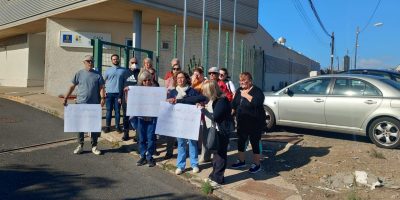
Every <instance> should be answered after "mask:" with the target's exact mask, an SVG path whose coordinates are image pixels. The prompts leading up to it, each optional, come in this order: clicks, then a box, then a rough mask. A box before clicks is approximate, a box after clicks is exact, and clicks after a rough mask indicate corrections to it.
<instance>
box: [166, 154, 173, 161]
mask: <svg viewBox="0 0 400 200" xmlns="http://www.w3.org/2000/svg"><path fill="white" fill-rule="evenodd" d="M172 156H173V155H172V154H166V155H165V156H164V160H168V159H171V158H172Z"/></svg>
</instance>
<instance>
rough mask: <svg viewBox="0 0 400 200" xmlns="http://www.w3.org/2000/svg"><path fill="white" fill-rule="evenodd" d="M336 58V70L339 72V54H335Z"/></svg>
mask: <svg viewBox="0 0 400 200" xmlns="http://www.w3.org/2000/svg"><path fill="white" fill-rule="evenodd" d="M336 60H337V71H338V72H339V70H340V69H339V66H340V61H339V56H336Z"/></svg>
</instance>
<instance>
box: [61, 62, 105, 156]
mask: <svg viewBox="0 0 400 200" xmlns="http://www.w3.org/2000/svg"><path fill="white" fill-rule="evenodd" d="M83 64H84V66H85V68H84V69H81V70H79V71H78V72H77V73H76V74H75V76H74V78H73V79H72V85H71V86H70V87H69V90H68V92H67V94H66V95H65V96H64V106H67V100H68V96H69V95H71V93H72V92H73V91H74V89H75V87H76V86H78V91H77V93H76V94H77V99H76V103H78V104H101V107H103V106H104V99H105V91H104V79H103V77H102V76H101V75H100V73H98V72H97V71H95V70H94V69H93V57H92V56H90V55H87V56H85V57H84V60H83ZM90 135H91V143H92V152H93V153H94V154H96V155H100V154H101V151H100V150H98V149H97V139H98V138H99V136H100V132H92V133H91V134H90ZM78 143H79V145H78V147H77V148H76V149H75V150H74V154H80V153H82V151H83V143H84V137H83V132H80V133H78Z"/></svg>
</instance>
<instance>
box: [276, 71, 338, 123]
mask: <svg viewBox="0 0 400 200" xmlns="http://www.w3.org/2000/svg"><path fill="white" fill-rule="evenodd" d="M330 81H331V78H329V77H318V78H313V79H307V80H305V81H302V82H299V83H297V84H295V85H293V86H291V87H289V88H288V90H287V92H286V93H285V94H283V95H281V97H280V98H279V105H278V106H279V119H278V120H279V124H282V125H289V126H300V127H310V126H319V127H320V126H325V123H326V121H325V117H324V107H325V100H326V95H327V93H328V88H329V87H328V86H329V83H330Z"/></svg>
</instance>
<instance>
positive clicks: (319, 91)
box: [290, 78, 331, 95]
mask: <svg viewBox="0 0 400 200" xmlns="http://www.w3.org/2000/svg"><path fill="white" fill-rule="evenodd" d="M330 80H331V79H329V78H322V79H321V78H320V79H312V80H307V81H303V82H301V83H298V84H296V85H294V86H292V87H290V91H291V92H292V93H293V94H306V95H324V94H327V92H328V85H329V82H330Z"/></svg>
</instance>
